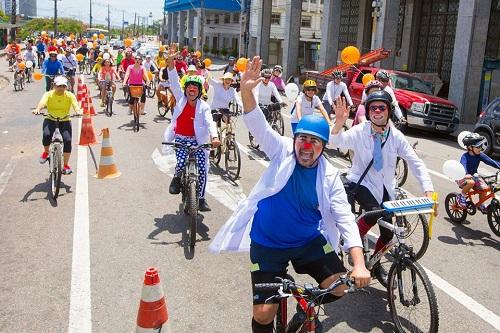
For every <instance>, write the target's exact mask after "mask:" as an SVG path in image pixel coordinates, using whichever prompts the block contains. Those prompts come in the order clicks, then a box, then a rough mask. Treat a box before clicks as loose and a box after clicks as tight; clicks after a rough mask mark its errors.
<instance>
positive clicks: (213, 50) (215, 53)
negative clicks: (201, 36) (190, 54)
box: [210, 47, 219, 55]
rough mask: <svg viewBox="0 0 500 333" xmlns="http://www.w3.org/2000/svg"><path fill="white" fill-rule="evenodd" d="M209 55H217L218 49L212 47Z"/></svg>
mask: <svg viewBox="0 0 500 333" xmlns="http://www.w3.org/2000/svg"><path fill="white" fill-rule="evenodd" d="M210 53H212V54H214V55H219V49H218V48H216V47H212V49H211V50H210Z"/></svg>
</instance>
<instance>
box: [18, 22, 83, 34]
mask: <svg viewBox="0 0 500 333" xmlns="http://www.w3.org/2000/svg"><path fill="white" fill-rule="evenodd" d="M57 26H58V30H59V32H63V33H72V34H81V33H82V31H83V30H84V27H85V26H84V24H83V22H81V21H78V20H74V19H68V18H61V19H58V22H57ZM41 31H54V20H53V19H52V18H36V19H33V20H31V21H28V22H27V23H26V24H25V25H24V26H23V27H22V28H21V31H20V33H19V37H20V38H23V39H24V38H26V37H27V36H29V35H32V34H33V33H34V32H38V33H39V32H41Z"/></svg>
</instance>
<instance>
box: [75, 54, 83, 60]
mask: <svg viewBox="0 0 500 333" xmlns="http://www.w3.org/2000/svg"><path fill="white" fill-rule="evenodd" d="M83 58H84V56H83V54H80V53H78V54H77V55H76V60H78V62H80V61H83Z"/></svg>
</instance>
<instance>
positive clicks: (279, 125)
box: [275, 111, 285, 136]
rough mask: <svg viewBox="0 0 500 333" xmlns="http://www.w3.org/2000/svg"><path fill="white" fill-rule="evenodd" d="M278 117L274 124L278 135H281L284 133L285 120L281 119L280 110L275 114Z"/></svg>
mask: <svg viewBox="0 0 500 333" xmlns="http://www.w3.org/2000/svg"><path fill="white" fill-rule="evenodd" d="M277 117H278V119H276V122H275V125H276V129H277V130H276V132H278V134H279V135H281V136H283V135H285V122H284V121H283V116H282V115H281V111H280V112H279V113H278V115H277Z"/></svg>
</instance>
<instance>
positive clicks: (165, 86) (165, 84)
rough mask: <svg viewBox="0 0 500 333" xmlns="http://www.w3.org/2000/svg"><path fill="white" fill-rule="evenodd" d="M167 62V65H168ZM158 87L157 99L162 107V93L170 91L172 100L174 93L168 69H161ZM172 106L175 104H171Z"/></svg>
mask: <svg viewBox="0 0 500 333" xmlns="http://www.w3.org/2000/svg"><path fill="white" fill-rule="evenodd" d="M166 63H167V62H166V60H165V64H166ZM158 73H159V74H158V80H159V82H158V87H157V88H156V97H158V106H159V107H161V106H162V105H163V104H162V100H161V92H162V91H164V90H168V91H169V92H170V94H171V95H172V97H171V98H173V93H172V90H170V81H169V80H168V67H161V68H160V70H159V71H158ZM170 105H171V106H172V105H173V103H172V102H171V103H170Z"/></svg>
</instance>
